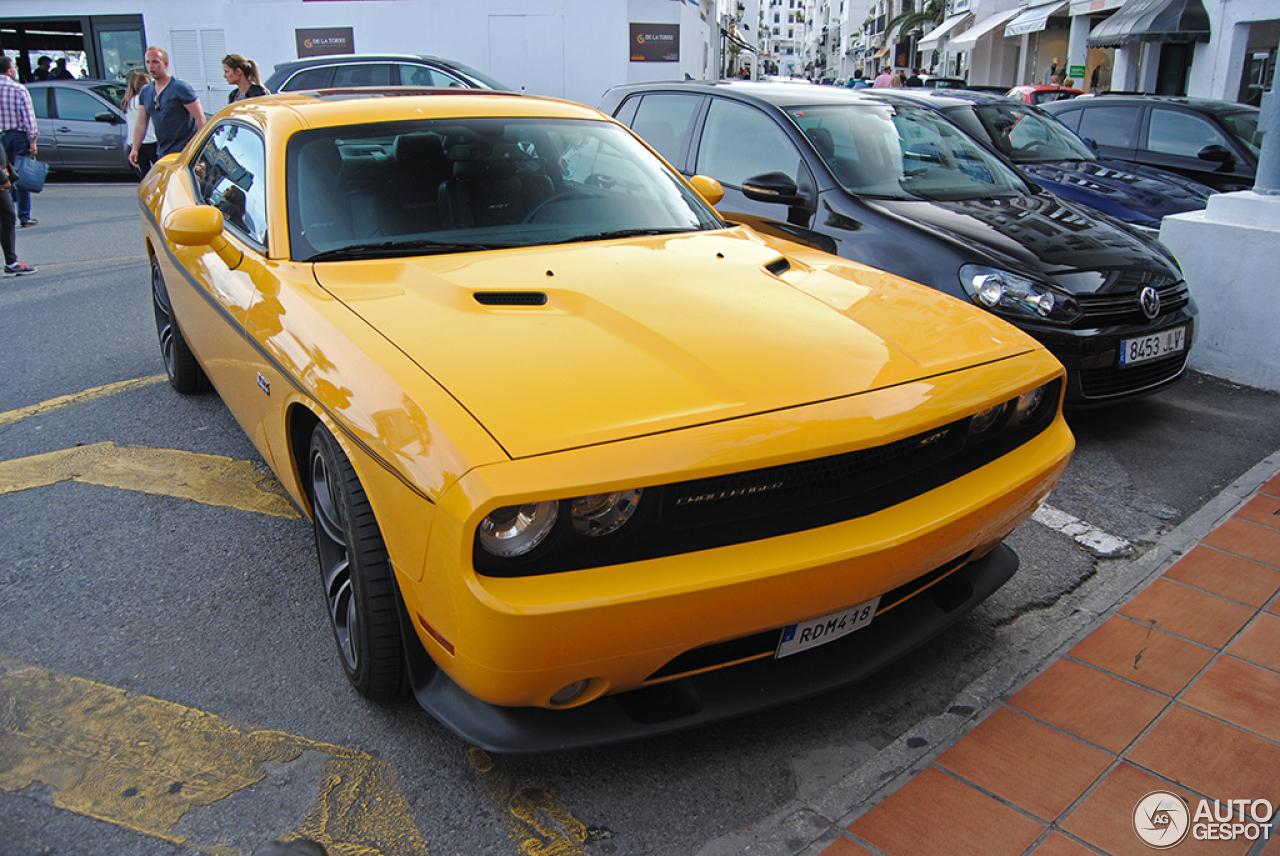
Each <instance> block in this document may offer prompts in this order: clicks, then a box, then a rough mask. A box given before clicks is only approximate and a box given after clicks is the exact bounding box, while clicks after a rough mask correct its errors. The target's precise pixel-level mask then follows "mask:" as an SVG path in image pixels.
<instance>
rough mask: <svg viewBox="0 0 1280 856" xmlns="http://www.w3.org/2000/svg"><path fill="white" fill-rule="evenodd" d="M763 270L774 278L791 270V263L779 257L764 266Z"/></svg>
mask: <svg viewBox="0 0 1280 856" xmlns="http://www.w3.org/2000/svg"><path fill="white" fill-rule="evenodd" d="M764 269H765V270H767V271H768V272H769V273H771V274H773V275H774V276H782V275H783V274H784V273H786V272H787V271H789V270H791V262H789V261H787V260H786V258H783V257H779V258H778V259H777V260H776V261H772V262H769V263H768V264H767V265H765V266H764Z"/></svg>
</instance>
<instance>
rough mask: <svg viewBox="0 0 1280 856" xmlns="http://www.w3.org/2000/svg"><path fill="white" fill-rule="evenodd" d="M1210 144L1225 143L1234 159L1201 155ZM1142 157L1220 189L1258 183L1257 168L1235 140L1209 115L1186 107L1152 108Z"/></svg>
mask: <svg viewBox="0 0 1280 856" xmlns="http://www.w3.org/2000/svg"><path fill="white" fill-rule="evenodd" d="M1209 146H1221V147H1222V148H1224V149H1226V150H1227V151H1228V152H1230V153H1231V154H1232V156H1233V158H1234V160H1233V161H1231V162H1229V163H1219V162H1216V161H1210V160H1205V159H1203V158H1201V157H1200V156H1199V153H1200V152H1201V151H1202V150H1203V149H1205V148H1207V147H1209ZM1138 160H1139V162H1141V163H1143V164H1146V165H1147V166H1153V167H1158V168H1160V169H1167V170H1172V171H1173V172H1177V173H1181V174H1182V175H1185V176H1187V177H1189V178H1194V179H1196V180H1197V181H1201V182H1204V183H1205V184H1208V185H1209V186H1210V187H1213V188H1215V189H1216V190H1220V191H1233V190H1248V189H1249V188H1250V187H1252V186H1253V182H1254V170H1253V168H1252V167H1251V166H1250V165H1249V161H1248V159H1247V158H1246V157H1245V155H1244V154H1243V153H1242V152H1241V151H1240V150H1239V147H1238V146H1237V145H1236V143H1235V141H1234V140H1232V139H1231V138H1230V137H1229V136H1228V135H1227V134H1225V133H1223V132H1222V131H1221V130H1220V129H1218V128H1217V127H1216V126H1215V125H1214V124H1213V123H1212V122H1210V121H1209V120H1208V119H1206V118H1205V117H1203V116H1200V115H1197V114H1195V113H1190V112H1187V111H1183V110H1176V109H1171V108H1166V107H1160V106H1155V107H1152V108H1151V109H1150V110H1149V111H1148V115H1147V120H1146V123H1145V128H1144V138H1143V144H1142V146H1141V147H1140V150H1139V158H1138Z"/></svg>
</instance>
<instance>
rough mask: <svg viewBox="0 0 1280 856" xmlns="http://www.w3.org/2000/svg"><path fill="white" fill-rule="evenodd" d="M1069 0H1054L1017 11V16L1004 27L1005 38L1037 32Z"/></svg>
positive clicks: (1065, 6)
mask: <svg viewBox="0 0 1280 856" xmlns="http://www.w3.org/2000/svg"><path fill="white" fill-rule="evenodd" d="M1068 2H1069V0H1055V2H1053V3H1045V4H1043V5H1040V6H1029V7H1027V8H1026V9H1023V10H1022V11H1021V12H1019V13H1018V17H1016V18H1014V19H1013V20H1012V21H1010V22H1009V26H1007V27H1005V28H1004V35H1005V38H1008V37H1009V36H1022V35H1026V34H1027V33H1038V32H1040V31H1041V30H1043V29H1044V28H1045V27H1047V26H1048V25H1049V19H1050V18H1052V17H1053V16H1054V15H1056V14H1058V13H1059V12H1061V11H1062V10H1063V9H1065V8H1067V3H1068Z"/></svg>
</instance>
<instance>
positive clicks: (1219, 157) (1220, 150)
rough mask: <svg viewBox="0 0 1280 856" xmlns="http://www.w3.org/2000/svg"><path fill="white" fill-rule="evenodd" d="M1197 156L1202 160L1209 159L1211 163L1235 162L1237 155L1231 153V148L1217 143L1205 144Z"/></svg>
mask: <svg viewBox="0 0 1280 856" xmlns="http://www.w3.org/2000/svg"><path fill="white" fill-rule="evenodd" d="M1196 157H1198V158H1200V160H1202V161H1209V162H1210V163H1221V164H1233V163H1235V162H1236V156H1235V155H1233V154H1231V150H1230V149H1228V148H1227V147H1226V146H1220V145H1218V144H1216V143H1215V144H1213V145H1211V146H1205V147H1204V148H1203V149H1201V150H1200V151H1198V152H1196Z"/></svg>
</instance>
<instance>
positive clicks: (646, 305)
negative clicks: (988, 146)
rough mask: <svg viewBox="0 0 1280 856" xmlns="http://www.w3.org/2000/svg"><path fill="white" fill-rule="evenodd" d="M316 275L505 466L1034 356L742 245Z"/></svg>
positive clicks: (613, 246) (998, 330)
mask: <svg viewBox="0 0 1280 856" xmlns="http://www.w3.org/2000/svg"><path fill="white" fill-rule="evenodd" d="M904 251H905V250H904ZM315 275H316V279H317V281H318V282H319V283H320V285H321V286H323V287H324V288H325V289H326V290H328V291H329V292H330V293H331V294H333V295H334V296H335V297H336V298H337V299H338V300H340V301H342V302H343V303H344V304H345V305H346V306H348V307H349V308H350V309H351V311H353V312H354V313H356V314H357V315H359V316H360V317H361V318H363V319H364V320H365V321H366V322H367V323H368V324H370V325H371V326H373V327H374V328H375V329H377V330H379V331H380V332H381V333H382V334H383V335H384V336H386V337H387V339H389V340H390V341H391V342H393V343H394V344H395V345H396V346H398V347H399V348H400V349H401V350H403V351H404V352H405V353H406V354H407V355H409V357H410V358H412V359H413V360H414V361H415V362H416V363H417V364H418V365H419V366H421V367H422V369H423V370H424V371H426V372H428V373H429V374H430V375H431V376H432V377H433V378H435V380H436V381H437V382H438V383H440V384H441V385H442V386H443V387H444V388H445V389H447V390H448V391H449V392H450V393H451V394H452V395H453V396H454V397H455V398H457V400H458V401H459V402H461V404H462V405H463V406H464V407H466V408H467V409H468V410H469V411H470V412H471V414H472V415H473V416H474V417H475V418H476V419H477V420H479V422H480V423H481V424H482V425H483V426H484V427H485V428H486V429H487V430H488V431H489V432H490V433H491V434H492V435H493V436H494V438H495V439H496V440H497V441H498V442H499V443H501V444H502V446H503V447H504V448H505V449H506V450H507V452H508V454H510V455H512V456H513V457H517V458H520V457H526V456H530V455H538V454H545V453H547V452H554V451H558V450H563V449H569V448H576V447H580V446H587V445H592V444H596V443H605V442H610V441H614V440H620V439H624V438H628V437H635V436H637V435H642V434H651V433H655V432H659V431H669V430H673V429H677V428H684V427H688V426H692V425H700V424H706V423H709V422H716V421H721V420H726V419H734V418H738V417H742V416H746V415H750V414H754V413H761V412H766V411H774V410H780V409H784V408H788V407H794V406H797V405H802V404H808V403H811V402H816V401H824V400H829V399H834V398H839V397H843V396H848V395H856V394H858V393H862V392H866V391H868V390H874V389H880V388H883V387H888V386H893V385H895V384H902V383H907V382H910V381H915V380H919V379H921V378H925V377H930V376H935V375H940V374H944V373H946V372H953V371H956V370H959V369H964V368H967V367H970V366H974V365H979V364H982V363H987V362H992V361H994V360H999V359H1003V358H1007V357H1010V356H1013V355H1015V354H1018V353H1023V352H1026V351H1028V350H1031V349H1033V348H1036V347H1038V346H1037V345H1036V343H1035V342H1034V341H1033V340H1032V339H1030V338H1029V337H1028V336H1026V335H1025V334H1023V333H1022V332H1020V331H1018V330H1017V329H1015V328H1014V327H1012V326H1011V325H1008V324H1006V323H1004V322H1003V321H1000V320H999V319H997V318H995V317H993V316H991V315H989V314H987V313H985V312H983V311H981V310H980V309H977V308H976V307H973V306H969V305H967V304H964V303H961V302H960V301H957V300H953V299H951V298H948V297H946V296H944V295H942V294H939V293H938V292H936V291H932V290H930V289H927V288H925V287H924V286H920V285H916V284H915V283H911V282H907V281H905V280H902V279H898V278H896V277H893V276H890V275H889V274H885V273H882V272H880V271H877V270H873V269H870V268H866V267H863V266H860V265H856V264H853V263H849V262H845V261H843V260H841V259H838V258H835V257H832V256H827V255H824V254H820V253H815V252H810V251H807V250H804V249H803V248H801V247H798V246H797V245H794V244H784V243H776V244H773V243H769V242H768V241H767V240H766V239H763V238H761V237H759V236H757V235H755V234H754V233H751V232H749V231H747V230H744V229H732V230H727V231H718V232H709V233H708V232H702V233H694V234H682V235H676V236H660V237H646V238H635V239H628V240H623V241H604V242H593V243H575V244H566V245H559V246H550V247H538V248H532V249H513V250H499V251H489V252H483V253H462V254H451V255H442V256H427V257H422V258H415V259H408V260H406V259H397V260H395V261H381V260H379V261H367V262H350V261H347V262H342V263H318V264H316V265H315Z"/></svg>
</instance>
